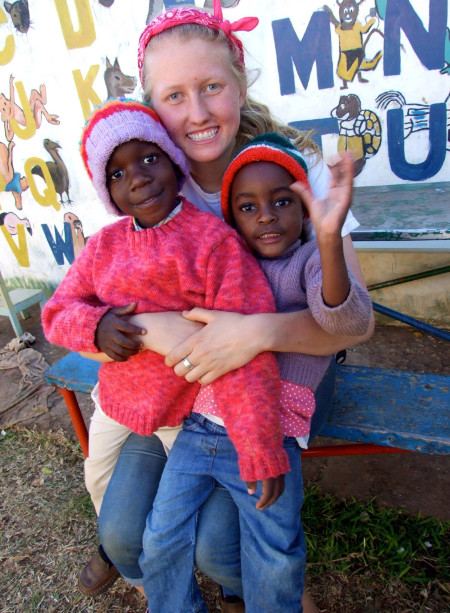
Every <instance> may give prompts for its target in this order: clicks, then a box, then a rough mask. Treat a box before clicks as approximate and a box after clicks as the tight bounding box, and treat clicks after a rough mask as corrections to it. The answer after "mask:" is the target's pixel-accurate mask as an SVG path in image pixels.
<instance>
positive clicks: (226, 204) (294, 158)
mask: <svg viewBox="0 0 450 613" xmlns="http://www.w3.org/2000/svg"><path fill="white" fill-rule="evenodd" d="M253 162H274V163H275V164H278V165H279V166H283V168H285V169H286V170H287V171H288V173H289V174H291V175H292V177H293V178H294V181H301V182H302V183H308V174H307V173H308V167H307V166H306V162H305V160H304V159H303V157H302V155H301V153H300V152H299V150H298V149H297V147H295V145H293V144H292V143H291V141H290V140H288V139H287V138H284V136H281V135H280V134H277V133H276V132H267V133H266V134H261V135H260V136H256V137H255V138H253V139H252V140H251V141H250V142H249V143H247V144H246V145H245V147H243V148H242V149H241V150H240V151H239V152H238V153H237V154H236V156H235V157H234V159H233V160H232V161H231V163H230V165H229V166H228V168H227V169H226V171H225V174H224V177H223V180H222V190H221V193H220V198H221V206H222V213H223V216H224V219H225V221H226V222H227V223H229V224H230V225H233V216H232V213H231V202H230V198H231V186H232V184H233V181H234V178H235V176H236V175H237V173H238V172H239V170H240V169H241V168H242V167H243V166H246V165H247V164H252V163H253Z"/></svg>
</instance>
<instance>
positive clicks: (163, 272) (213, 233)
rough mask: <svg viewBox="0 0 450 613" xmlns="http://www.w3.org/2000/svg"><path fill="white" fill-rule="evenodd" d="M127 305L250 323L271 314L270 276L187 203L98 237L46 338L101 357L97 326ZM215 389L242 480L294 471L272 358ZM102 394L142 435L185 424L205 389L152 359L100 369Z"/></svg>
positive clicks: (105, 404)
mask: <svg viewBox="0 0 450 613" xmlns="http://www.w3.org/2000/svg"><path fill="white" fill-rule="evenodd" d="M130 302H137V308H136V313H144V312H160V311H181V310H183V309H191V308H193V307H195V306H198V307H204V308H206V309H215V310H223V311H234V312H239V313H245V314H248V313H267V312H274V310H275V309H274V301H273V298H272V293H271V291H270V288H269V285H268V283H267V281H266V278H265V276H264V273H263V272H262V271H261V269H260V267H259V266H258V264H257V262H256V260H255V259H254V258H253V256H252V255H251V254H250V252H249V251H248V250H247V249H246V247H245V246H244V245H243V242H242V240H241V239H240V237H239V236H238V235H237V234H236V232H235V231H234V230H233V229H231V228H230V227H229V226H227V225H226V224H225V223H224V222H223V221H221V220H219V219H217V218H216V217H214V216H213V215H211V214H209V213H202V212H200V211H199V210H198V209H197V208H196V207H194V206H193V205H192V204H190V203H189V202H187V201H183V207H182V210H181V212H180V213H178V214H177V215H176V216H175V217H174V218H173V219H171V220H170V221H169V222H168V223H166V224H164V225H162V226H160V227H159V228H149V229H146V230H141V231H136V230H135V228H134V225H133V220H132V219H131V218H130V217H127V218H124V219H121V220H119V221H118V222H116V223H114V224H112V225H109V226H107V227H105V228H103V229H102V230H100V231H99V232H98V233H97V234H95V235H94V236H92V237H91V238H90V239H89V241H88V242H87V244H86V246H85V248H84V249H83V251H82V252H81V254H80V256H79V257H78V259H77V260H75V262H74V263H73V264H72V266H71V267H70V269H69V271H68V273H67V275H66V277H65V278H64V279H63V281H62V283H61V284H60V285H59V287H58V288H57V290H56V292H55V294H54V295H53V297H52V298H51V299H50V300H49V301H48V302H47V303H46V305H45V307H44V310H43V313H42V322H43V326H44V332H45V334H46V336H47V338H48V339H49V341H50V342H52V343H55V344H56V345H62V346H64V347H67V348H68V349H71V350H72V351H94V352H95V351H98V348H97V347H96V345H95V343H94V338H95V331H96V328H97V324H98V322H99V320H100V319H101V317H102V316H103V315H104V313H106V311H108V310H109V309H110V308H112V307H118V306H123V305H126V304H129V303H130ZM211 385H212V386H213V388H214V397H215V399H216V401H217V403H218V405H219V406H220V413H221V416H222V417H223V420H224V422H225V427H226V429H227V431H228V434H229V436H230V438H231V440H232V441H233V443H234V445H235V447H236V450H237V452H238V455H239V466H240V469H241V476H242V478H243V479H244V480H246V481H254V480H259V479H265V478H269V477H275V476H277V475H279V474H282V473H285V472H286V471H287V470H289V461H288V459H287V455H286V453H285V452H284V449H283V446H282V443H283V436H282V434H281V430H280V416H279V412H280V400H279V396H280V383H279V373H278V368H277V365H276V360H275V358H274V356H273V355H272V354H270V353H263V354H260V355H259V356H257V357H256V358H255V359H254V360H252V362H250V363H249V364H247V365H246V366H244V367H242V368H239V369H237V370H235V371H232V372H230V373H228V374H227V375H225V376H223V377H221V378H220V379H218V380H217V381H215V382H214V383H212V384H211ZM99 387H100V402H101V406H102V409H103V410H104V411H105V413H106V414H107V415H109V416H110V417H111V418H113V419H115V420H116V421H118V422H120V423H122V424H123V425H125V426H127V427H128V428H130V429H131V430H133V431H135V432H137V433H139V434H152V433H153V432H154V431H155V430H156V429H157V428H159V427H160V426H176V425H178V424H180V422H181V421H182V420H183V418H184V417H186V416H187V415H189V413H190V411H191V407H192V405H193V402H194V399H195V397H196V395H197V393H198V391H199V389H200V386H199V384H197V383H194V384H189V383H187V382H186V381H185V379H184V378H182V377H177V376H176V375H175V374H174V372H173V371H172V369H170V368H167V367H166V366H165V364H164V358H163V357H161V356H160V355H158V354H156V353H154V352H152V351H144V352H142V353H139V354H138V355H135V356H133V357H131V358H130V359H129V360H127V361H126V362H111V363H107V364H102V366H101V368H100V373H99ZM186 460H187V461H189V459H188V458H186Z"/></svg>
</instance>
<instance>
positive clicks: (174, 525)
mask: <svg viewBox="0 0 450 613" xmlns="http://www.w3.org/2000/svg"><path fill="white" fill-rule="evenodd" d="M213 425H214V424H213ZM184 428H188V429H184ZM216 438H217V437H215V436H214V435H213V434H209V433H208V431H205V430H204V429H203V428H202V425H200V424H198V423H197V422H195V420H193V419H188V420H186V423H185V426H184V427H183V430H182V431H181V432H180V434H179V435H178V438H177V439H176V441H175V444H174V446H173V448H172V450H171V452H170V454H169V458H168V460H167V464H166V467H165V469H164V473H163V476H162V478H161V482H160V486H159V489H158V493H157V496H156V498H155V502H154V505H153V509H152V512H151V513H150V515H149V518H148V520H147V525H146V528H145V531H144V538H143V549H144V551H143V555H142V556H141V558H140V560H139V562H140V565H141V568H142V571H143V574H144V590H145V594H146V596H147V599H148V605H149V609H150V611H158V613H173V612H174V611H176V612H177V613H194V612H195V613H197V612H199V613H200V612H201V613H203V612H205V613H206V610H207V609H206V606H205V603H204V602H203V600H202V598H201V595H200V591H199V589H198V586H197V582H196V580H195V576H194V550H195V533H196V525H197V518H198V514H199V507H200V506H201V505H202V504H203V502H204V501H205V500H206V499H207V497H208V496H209V494H210V493H211V492H212V490H213V489H214V486H215V481H214V479H213V478H212V477H211V476H210V472H211V458H213V457H214V456H213V454H214V449H215V447H216ZM218 529H220V526H218Z"/></svg>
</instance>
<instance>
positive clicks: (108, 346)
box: [95, 302, 146, 362]
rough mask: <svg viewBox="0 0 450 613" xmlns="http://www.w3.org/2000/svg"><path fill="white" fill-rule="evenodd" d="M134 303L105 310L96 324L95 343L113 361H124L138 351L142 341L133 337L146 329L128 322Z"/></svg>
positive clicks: (134, 306) (143, 332)
mask: <svg viewBox="0 0 450 613" xmlns="http://www.w3.org/2000/svg"><path fill="white" fill-rule="evenodd" d="M135 309H136V303H135V302H132V303H131V304H128V305H126V306H123V307H116V308H114V309H110V310H109V311H107V312H106V313H105V314H104V315H103V317H102V318H101V319H100V321H99V322H98V324H97V330H96V332H95V344H96V345H97V347H98V349H100V351H103V352H104V353H106V355H108V356H109V357H110V358H112V359H113V360H114V361H115V362H125V361H126V360H127V359H128V358H129V357H130V356H132V355H135V354H136V353H139V351H140V349H141V347H142V343H141V341H139V340H137V339H136V338H134V337H135V336H142V335H143V334H145V333H146V330H145V329H143V328H141V327H138V326H134V325H133V324H131V323H129V322H128V315H130V314H131V313H133V312H134V310H135Z"/></svg>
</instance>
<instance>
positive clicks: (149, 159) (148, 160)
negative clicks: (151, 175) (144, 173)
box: [144, 153, 158, 164]
mask: <svg viewBox="0 0 450 613" xmlns="http://www.w3.org/2000/svg"><path fill="white" fill-rule="evenodd" d="M157 159H158V156H157V155H156V153H152V154H151V155H146V156H145V158H144V164H154V163H155V162H156V161H157Z"/></svg>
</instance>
